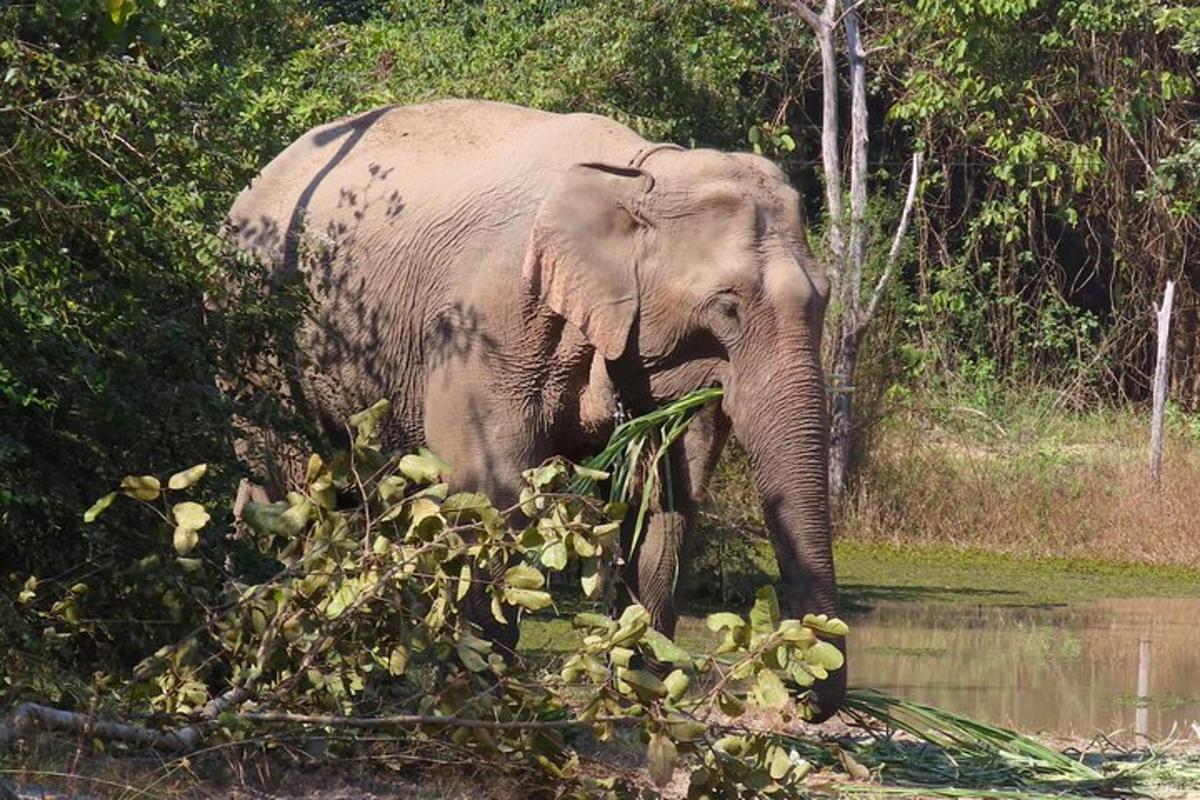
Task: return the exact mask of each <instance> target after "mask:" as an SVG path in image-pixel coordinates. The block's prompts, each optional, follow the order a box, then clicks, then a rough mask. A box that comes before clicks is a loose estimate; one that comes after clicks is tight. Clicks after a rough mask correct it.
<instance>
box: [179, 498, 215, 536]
mask: <svg viewBox="0 0 1200 800" xmlns="http://www.w3.org/2000/svg"><path fill="white" fill-rule="evenodd" d="M171 515H172V516H173V517H175V524H176V525H178V526H180V527H182V528H191V529H192V530H196V531H198V530H200V529H201V528H203V527H204V526H205V525H207V524H208V521H209V519H210V517H209V516H208V511H206V510H205V508H204V506H202V505H200V504H199V503H193V502H191V501H190V500H188V501H186V502H183V503H176V504H175V505H174V506H173V507H172V508H171Z"/></svg>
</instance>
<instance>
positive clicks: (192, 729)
mask: <svg viewBox="0 0 1200 800" xmlns="http://www.w3.org/2000/svg"><path fill="white" fill-rule="evenodd" d="M248 696H249V692H244V690H234V691H233V692H230V693H228V694H227V695H223V696H222V697H220V698H217V699H215V700H213V701H212V702H210V703H209V704H208V705H207V706H205V710H204V711H202V712H201V716H202V717H204V720H203V721H202V722H199V723H193V724H191V725H188V726H186V727H183V728H179V729H177V730H166V731H156V730H152V729H150V728H147V727H145V726H143V725H135V724H133V723H129V722H119V721H116V720H96V719H94V718H93V717H92V715H90V714H82V713H80V712H78V711H64V710H62V709H58V708H51V707H49V706H43V705H40V704H38V703H22V704H21V705H19V706H17V709H16V711H14V712H13V713H12V715H11V716H10V717H9V718H8V719H6V720H3V721H0V749H3V748H4V747H6V746H7V745H8V744H9V742H11V741H12V740H14V739H16V738H18V737H20V736H21V735H23V734H24V733H25V732H27V731H29V730H32V729H35V728H40V729H42V730H48V731H57V732H60V733H84V732H86V733H87V734H88V735H89V736H95V737H97V738H99V739H103V740H105V741H110V742H125V743H127V744H133V745H141V746H142V747H148V748H152V749H155V750H171V751H177V752H187V751H191V750H195V749H196V748H197V747H198V746H199V745H200V742H201V741H202V740H203V730H202V729H203V727H206V726H207V725H209V724H211V723H212V722H213V721H214V720H215V719H216V718H217V717H218V716H220V715H221V714H222V713H224V712H225V711H226V710H228V708H229V707H231V706H233V705H237V704H238V703H240V702H242V701H243V700H246V699H247V698H248ZM235 716H236V717H237V719H239V720H243V721H245V722H254V723H287V724H291V725H321V726H325V727H330V728H357V729H363V730H372V729H377V728H401V727H409V728H411V727H417V726H419V725H448V726H452V727H455V728H484V729H487V730H564V729H568V728H584V727H590V726H593V725H596V724H600V723H609V724H615V725H634V724H642V723H644V722H645V720H644V719H642V718H640V717H614V716H609V717H595V718H592V719H546V720H539V719H531V720H504V721H502V720H490V719H469V718H465V717H438V716H429V715H421V714H394V715H391V716H383V717H343V716H336V715H327V714H287V713H282V712H271V711H259V712H250V713H244V714H236V715H235Z"/></svg>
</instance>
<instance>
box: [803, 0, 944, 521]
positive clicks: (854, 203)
mask: <svg viewBox="0 0 1200 800" xmlns="http://www.w3.org/2000/svg"><path fill="white" fill-rule="evenodd" d="M790 4H791V6H792V7H793V8H794V9H795V11H796V13H797V14H798V15H799V16H800V18H801V19H802V20H804V22H805V24H807V25H808V27H809V28H810V29H811V30H812V32H813V34H814V35H815V36H816V37H817V45H818V49H819V51H820V53H821V98H822V103H821V114H822V119H821V163H822V168H823V170H824V179H825V201H826V205H827V206H828V209H827V211H828V215H827V218H828V223H827V225H828V231H829V242H828V246H829V263H828V272H829V279H830V287H831V297H832V300H833V303H834V305H833V307H832V308H831V313H830V319H829V330H830V333H831V334H832V335H831V337H830V339H831V341H830V349H831V351H832V359H831V362H832V363H831V364H830V375H829V377H830V380H831V383H832V384H833V386H832V394H833V403H832V406H833V407H832V413H831V421H830V439H829V490H830V493H831V494H832V495H833V496H834V497H835V498H836V497H838V496H839V495H840V494H841V493H842V490H843V489H845V487H846V480H847V476H848V472H849V467H850V453H851V444H852V442H853V438H854V416H853V396H854V395H853V393H854V373H855V371H856V370H857V369H858V357H859V353H860V351H861V349H862V341H863V336H864V335H865V333H866V331H867V328H868V327H869V326H870V324H871V322H872V320H873V319H874V318H875V315H876V313H877V311H878V309H879V302H880V298H881V297H882V295H883V293H884V291H885V290H886V289H887V285H888V282H889V281H890V279H891V276H892V272H893V270H894V269H895V264H896V260H897V257H898V255H899V252H900V244H901V242H902V240H903V238H904V234H905V232H906V231H907V229H908V221H909V218H910V215H911V211H912V206H913V202H914V201H915V199H916V191H917V186H918V183H919V177H920V172H921V163H922V162H921V157H920V154H919V153H918V154H916V155H915V156H914V157H913V170H912V176H911V179H910V182H909V191H908V196H907V198H906V199H905V203H904V211H903V213H902V215H901V218H900V223H899V225H898V226H897V229H896V235H895V237H894V238H893V242H892V247H891V250H890V251H889V252H888V258H887V262H886V264H885V266H884V271H883V274H882V275H881V277H880V279H879V283H878V284H877V285H876V287H875V291H874V292H873V293H872V295H871V299H870V302H869V303H868V304H867V306H866V307H865V308H864V307H863V298H862V280H863V271H864V268H865V266H866V263H867V254H868V247H869V242H868V230H867V146H868V144H869V136H870V131H869V128H868V122H869V120H868V117H867V58H866V48H865V47H864V46H863V41H862V33H861V24H860V22H861V21H860V19H859V15H858V3H857V2H852V1H851V0H840V7H841V16H838V9H839V0H826V2H825V6H824V9H823V11H822V12H821V14H820V15H818V14H817V12H816V11H815V10H814V9H813V8H812V7H810V6H809V5H808V4H807V3H806V2H805V0H791V3H790ZM839 27H841V28H842V30H843V31H844V33H845V42H846V60H847V64H848V66H849V79H850V177H849V179H850V187H849V188H850V225H849V228H850V231H849V243H848V245H847V242H846V236H845V232H844V231H845V209H844V207H843V204H842V195H843V192H844V188H845V187H844V185H843V178H842V172H841V164H840V150H839V142H838V138H839V137H838V79H837V71H838V70H837V31H838V28H839Z"/></svg>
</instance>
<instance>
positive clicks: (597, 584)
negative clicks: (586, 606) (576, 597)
mask: <svg viewBox="0 0 1200 800" xmlns="http://www.w3.org/2000/svg"><path fill="white" fill-rule="evenodd" d="M579 585H580V586H581V587H583V596H584V597H586V598H587V599H588V600H595V599H596V598H597V597H599V596H600V592H601V589H602V588H603V579H602V573H601V572H600V563H599V560H598V559H595V558H585V559H584V560H583V562H582V563H581V564H580V574H579Z"/></svg>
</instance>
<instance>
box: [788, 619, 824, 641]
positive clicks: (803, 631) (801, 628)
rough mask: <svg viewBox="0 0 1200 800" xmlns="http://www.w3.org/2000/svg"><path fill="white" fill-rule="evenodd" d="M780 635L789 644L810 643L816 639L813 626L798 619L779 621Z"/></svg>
mask: <svg viewBox="0 0 1200 800" xmlns="http://www.w3.org/2000/svg"><path fill="white" fill-rule="evenodd" d="M779 635H780V637H781V638H782V639H783V640H784V641H785V642H787V643H788V644H799V645H808V644H812V643H813V642H814V641H816V638H817V635H816V634H815V633H813V631H812V628H810V627H808V626H807V625H804V624H803V623H801V622H800V621H799V620H796V619H785V620H784V621H783V622H781V623H779Z"/></svg>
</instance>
